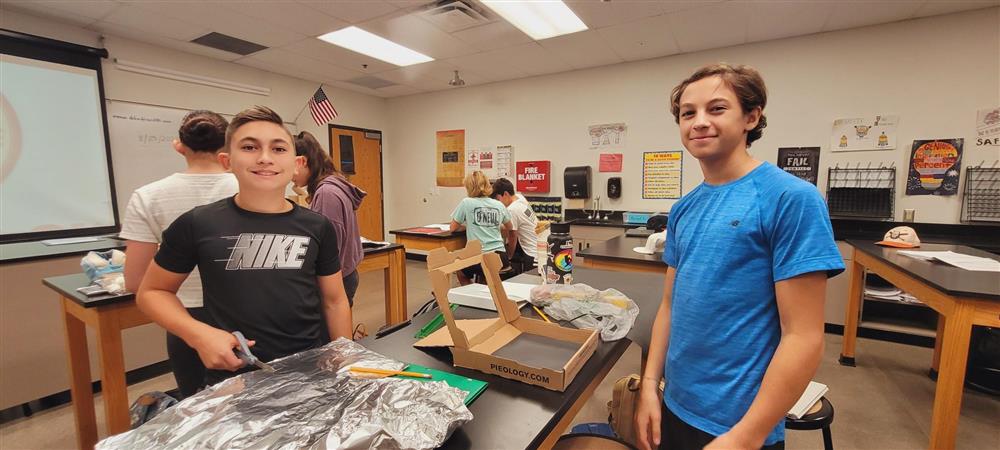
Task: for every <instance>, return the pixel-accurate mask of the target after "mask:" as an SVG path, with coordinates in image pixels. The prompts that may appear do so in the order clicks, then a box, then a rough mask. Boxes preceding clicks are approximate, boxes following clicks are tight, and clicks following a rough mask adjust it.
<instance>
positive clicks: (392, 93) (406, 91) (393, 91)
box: [377, 84, 424, 97]
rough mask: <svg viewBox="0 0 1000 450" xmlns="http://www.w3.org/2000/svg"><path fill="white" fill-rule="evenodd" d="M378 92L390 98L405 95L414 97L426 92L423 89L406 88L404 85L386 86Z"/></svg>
mask: <svg viewBox="0 0 1000 450" xmlns="http://www.w3.org/2000/svg"><path fill="white" fill-rule="evenodd" d="M377 90H378V91H379V92H380V93H382V94H385V95H386V96H388V97H402V96H404V95H413V94H419V93H421V92H424V91H423V90H422V89H417V88H415V87H413V86H406V85H402V84H397V85H395V86H386V87H384V88H380V89H377Z"/></svg>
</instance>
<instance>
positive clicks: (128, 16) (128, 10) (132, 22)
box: [102, 4, 212, 41]
mask: <svg viewBox="0 0 1000 450" xmlns="http://www.w3.org/2000/svg"><path fill="white" fill-rule="evenodd" d="M102 22H107V23H113V24H116V25H122V26H127V27H129V28H133V29H139V30H143V31H145V32H148V33H152V34H156V35H160V36H164V37H168V38H171V39H177V40H181V41H190V40H192V39H195V38H197V37H200V36H203V35H205V34H207V33H209V32H210V31H212V30H210V29H208V28H205V27H202V26H199V25H194V24H191V23H190V22H185V21H182V20H180V19H175V18H173V17H169V16H164V15H162V14H157V13H153V12H151V11H149V10H146V9H142V8H141V7H138V6H134V5H127V4H126V5H122V7H121V8H118V9H116V10H115V11H114V12H112V13H111V14H108V15H107V17H105V18H104V19H102Z"/></svg>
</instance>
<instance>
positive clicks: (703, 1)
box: [653, 0, 796, 13]
mask: <svg viewBox="0 0 1000 450" xmlns="http://www.w3.org/2000/svg"><path fill="white" fill-rule="evenodd" d="M653 1H655V2H656V3H659V4H660V6H661V7H662V8H663V12H665V13H673V12H677V11H684V10H685V9H693V8H703V7H706V6H711V5H713V4H715V3H722V2H725V1H730V0H653ZM785 1H796V0H785Z"/></svg>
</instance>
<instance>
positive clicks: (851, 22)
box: [823, 0, 921, 31]
mask: <svg viewBox="0 0 1000 450" xmlns="http://www.w3.org/2000/svg"><path fill="white" fill-rule="evenodd" d="M920 3H921V2H917V1H898V0H897V1H885V0H882V1H867V2H865V3H864V4H858V3H854V2H838V3H837V5H836V6H835V7H834V8H833V12H832V13H831V14H830V20H828V21H827V22H826V26H825V27H823V31H833V30H843V29H847V28H855V27H863V26H866V25H875V24H882V23H890V22H896V21H900V20H906V19H909V18H911V17H913V14H914V13H915V12H917V8H919V7H920ZM861 6H863V7H861Z"/></svg>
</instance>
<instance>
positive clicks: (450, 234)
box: [389, 227, 465, 239]
mask: <svg viewBox="0 0 1000 450" xmlns="http://www.w3.org/2000/svg"><path fill="white" fill-rule="evenodd" d="M413 228H421V227H410V228H403V229H399V230H389V234H402V235H406V236H419V237H425V238H432V239H451V238H454V237H465V231H442V232H440V233H421V232H418V231H409V230H411V229H413Z"/></svg>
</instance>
